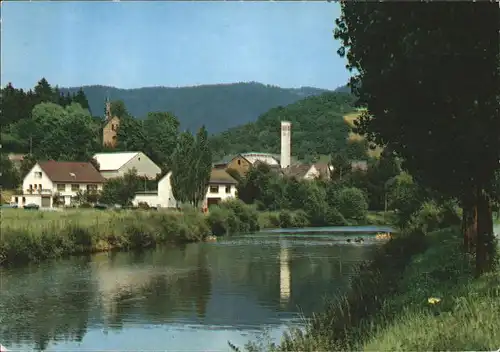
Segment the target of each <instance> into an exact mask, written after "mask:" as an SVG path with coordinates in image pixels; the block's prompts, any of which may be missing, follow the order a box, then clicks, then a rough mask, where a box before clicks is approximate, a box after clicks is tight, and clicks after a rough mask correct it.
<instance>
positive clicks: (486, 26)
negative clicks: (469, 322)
mask: <svg viewBox="0 0 500 352" xmlns="http://www.w3.org/2000/svg"><path fill="white" fill-rule="evenodd" d="M341 7H342V14H341V17H340V18H339V19H338V20H337V26H338V28H337V30H336V33H335V35H336V37H337V38H338V39H340V40H341V41H342V42H343V47H342V48H341V49H340V51H339V53H340V54H341V55H344V54H346V55H347V58H348V61H349V66H350V68H352V69H356V71H357V74H356V75H355V76H354V77H353V79H352V81H351V86H352V87H353V88H354V92H355V94H356V95H357V97H358V98H359V100H358V104H360V105H362V106H364V107H366V109H367V110H366V113H365V114H364V115H363V117H362V119H361V120H360V123H359V124H358V128H359V131H360V132H362V133H364V134H366V135H367V136H368V137H369V138H370V140H372V141H375V142H376V143H378V144H380V145H386V146H389V147H390V149H391V150H394V151H395V152H396V153H397V154H398V155H400V156H402V157H403V160H404V167H405V168H407V169H408V170H409V171H410V173H411V174H412V175H413V176H414V177H416V179H417V180H418V182H419V183H421V184H422V185H424V186H429V187H432V188H434V189H436V190H439V191H440V192H441V193H443V194H446V195H448V196H452V197H457V198H459V199H460V200H461V202H462V206H463V208H464V219H463V222H464V229H466V230H465V231H464V233H465V235H466V236H465V238H466V241H465V244H466V245H467V247H470V246H471V245H472V244H473V242H474V241H473V240H472V241H471V237H472V239H473V238H475V235H474V236H467V235H471V234H477V246H476V259H477V271H478V274H480V273H481V272H483V271H484V270H488V269H489V268H491V265H492V263H493V260H492V253H493V244H492V232H493V228H492V219H491V204H490V200H489V199H488V197H487V190H488V188H489V186H490V185H491V182H492V179H493V175H494V171H495V170H496V169H497V168H498V158H499V151H500V145H499V144H500V140H499V137H498V136H499V135H498V131H499V130H500V114H499V112H498V107H499V106H500V98H499V97H500V84H499V82H500V81H499V71H500V68H499V66H500V65H499V62H500V60H499V59H500V56H499V45H498V31H499V20H498V18H499V16H498V12H499V8H498V4H495V3H483V4H475V3H455V4H453V5H449V4H445V3H430V4H424V3H404V4H403V3H383V4H380V3H370V2H343V3H342V4H341ZM470 23H474V24H475V25H474V26H473V27H471V26H469V25H467V24H470ZM463 82H467V84H465V85H464V84H463ZM475 214H476V215H477V216H476V215H475ZM471 242H472V243H471Z"/></svg>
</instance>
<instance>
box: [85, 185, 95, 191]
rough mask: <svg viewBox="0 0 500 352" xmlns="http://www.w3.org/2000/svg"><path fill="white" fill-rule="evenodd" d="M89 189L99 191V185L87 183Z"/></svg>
mask: <svg viewBox="0 0 500 352" xmlns="http://www.w3.org/2000/svg"><path fill="white" fill-rule="evenodd" d="M87 191H97V185H87Z"/></svg>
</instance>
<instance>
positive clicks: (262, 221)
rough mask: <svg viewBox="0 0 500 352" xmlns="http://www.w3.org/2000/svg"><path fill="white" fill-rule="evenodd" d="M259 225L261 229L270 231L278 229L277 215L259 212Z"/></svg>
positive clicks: (278, 220)
mask: <svg viewBox="0 0 500 352" xmlns="http://www.w3.org/2000/svg"><path fill="white" fill-rule="evenodd" d="M259 225H260V228H261V229H271V228H277V227H280V219H279V213H276V212H267V211H264V212H260V213H259Z"/></svg>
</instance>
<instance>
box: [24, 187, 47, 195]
mask: <svg viewBox="0 0 500 352" xmlns="http://www.w3.org/2000/svg"><path fill="white" fill-rule="evenodd" d="M26 194H41V195H51V194H52V190H51V189H49V188H42V189H31V188H28V189H27V190H26Z"/></svg>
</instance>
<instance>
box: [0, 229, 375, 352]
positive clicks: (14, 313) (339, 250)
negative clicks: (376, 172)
mask: <svg viewBox="0 0 500 352" xmlns="http://www.w3.org/2000/svg"><path fill="white" fill-rule="evenodd" d="M373 249H374V247H373V246H358V245H346V244H345V243H344V242H340V243H335V242H332V239H331V238H329V237H327V236H324V237H322V238H319V237H315V236H301V237H300V238H297V237H293V236H285V235H281V236H278V235H276V236H269V235H267V236H265V237H263V236H258V235H255V236H247V237H241V238H233V239H230V240H224V241H221V242H219V243H200V244H191V245H187V246H185V247H183V248H169V247H164V248H159V249H156V250H151V251H146V252H142V253H113V254H106V253H105V254H98V255H94V256H91V257H88V258H71V259H67V260H61V261H57V262H51V263H43V264H41V265H39V266H32V267H28V268H21V269H11V270H3V271H2V272H0V274H1V275H2V277H1V279H2V281H1V284H2V287H1V289H2V294H1V297H0V342H1V343H2V344H4V345H5V346H6V347H7V348H10V349H12V350H14V349H22V350H26V349H27V348H36V349H39V350H40V349H42V350H43V349H46V348H48V349H49V350H58V349H59V350H79V349H80V350H83V349H114V350H123V349H130V348H131V347H130V346H131V344H132V345H133V343H138V344H139V345H138V347H137V348H140V349H159V350H164V349H165V348H167V347H166V345H165V343H166V340H165V338H166V337H165V338H160V339H158V338H157V339H156V340H155V339H153V338H151V329H156V328H161V329H160V330H159V331H163V332H158V334H160V335H161V334H165V336H167V335H169V334H173V335H172V338H174V335H175V336H181V335H182V336H184V337H183V341H180V340H179V339H176V341H177V342H175V343H177V344H178V345H175V348H174V347H173V345H172V343H174V342H171V341H170V340H169V342H168V348H169V349H171V348H173V349H182V348H186V349H189V348H191V349H196V348H197V347H196V346H198V345H199V346H203V342H206V337H204V338H203V339H205V340H200V339H201V338H199V337H197V336H202V334H201V332H203V335H204V336H212V335H210V333H211V332H210V331H212V334H213V336H214V337H215V336H216V335H217V333H215V330H217V329H219V330H220V331H225V333H224V334H223V335H224V336H226V335H227V336H226V337H230V336H232V335H231V334H233V335H234V334H240V335H241V334H242V332H245V331H246V332H249V331H253V330H255V329H260V328H261V327H263V326H275V327H278V326H282V325H283V324H284V323H288V322H292V321H294V319H297V317H298V313H299V312H301V313H303V314H305V315H306V316H308V315H310V314H312V312H313V311H317V310H319V309H321V308H322V305H323V300H322V298H323V297H324V296H326V295H332V294H335V293H336V292H341V291H344V290H345V289H346V288H347V287H348V285H349V277H350V275H351V273H352V271H353V267H354V266H353V265H354V264H355V263H358V262H359V261H361V260H365V259H367V258H368V257H369V256H370V253H371V252H372V251H373ZM146 327H147V328H150V329H149V332H146V329H145V328H146ZM235 329H237V330H239V331H236V330H235ZM179 331H182V334H181V335H179V334H180V332H179ZM190 331H191V332H190ZM207 334H208V335H207ZM126 336H135V339H134V340H133V341H131V340H130V339H128V338H126ZM226 340H227V338H226ZM55 342H57V343H58V344H57V345H56V344H55ZM197 344H198V345H197ZM104 347H106V348H104ZM188 347H189V348H188ZM200 348H206V347H200ZM214 348H216V347H214ZM221 348H222V349H225V348H226V341H225V340H224V341H221V346H220V347H218V349H221Z"/></svg>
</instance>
